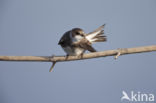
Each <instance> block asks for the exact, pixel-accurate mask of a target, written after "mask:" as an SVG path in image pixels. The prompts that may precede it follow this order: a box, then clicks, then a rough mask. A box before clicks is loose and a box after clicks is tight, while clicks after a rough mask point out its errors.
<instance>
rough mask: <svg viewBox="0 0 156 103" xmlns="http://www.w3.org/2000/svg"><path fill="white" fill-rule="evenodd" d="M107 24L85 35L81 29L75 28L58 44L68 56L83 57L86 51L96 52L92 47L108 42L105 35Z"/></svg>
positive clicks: (65, 34)
mask: <svg viewBox="0 0 156 103" xmlns="http://www.w3.org/2000/svg"><path fill="white" fill-rule="evenodd" d="M104 26H105V24H104V25H102V26H100V27H99V28H97V29H95V30H94V31H92V32H90V33H85V32H84V30H83V29H81V28H73V29H71V30H69V31H67V32H65V33H64V34H63V36H62V37H61V39H60V40H59V42H58V45H60V46H61V47H62V48H63V50H64V51H65V52H66V54H67V56H81V55H83V54H84V52H85V51H87V50H88V51H89V52H96V49H94V47H93V46H92V44H93V43H96V42H105V41H106V40H107V38H106V36H105V35H103V34H104V30H103V28H104Z"/></svg>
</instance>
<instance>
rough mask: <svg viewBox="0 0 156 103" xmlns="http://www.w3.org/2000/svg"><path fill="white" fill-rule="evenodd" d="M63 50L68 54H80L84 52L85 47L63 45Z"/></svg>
mask: <svg viewBox="0 0 156 103" xmlns="http://www.w3.org/2000/svg"><path fill="white" fill-rule="evenodd" d="M63 50H64V51H65V52H66V53H67V54H68V55H80V54H82V53H84V51H85V50H84V49H83V48H78V47H74V48H71V47H69V46H68V47H63Z"/></svg>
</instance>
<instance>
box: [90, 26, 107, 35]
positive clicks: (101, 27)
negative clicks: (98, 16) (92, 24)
mask: <svg viewBox="0 0 156 103" xmlns="http://www.w3.org/2000/svg"><path fill="white" fill-rule="evenodd" d="M104 27H105V24H103V25H102V26H100V27H99V28H97V29H95V30H94V31H93V32H90V33H88V34H87V35H90V34H96V33H98V32H100V31H101V30H102V29H103V28H104Z"/></svg>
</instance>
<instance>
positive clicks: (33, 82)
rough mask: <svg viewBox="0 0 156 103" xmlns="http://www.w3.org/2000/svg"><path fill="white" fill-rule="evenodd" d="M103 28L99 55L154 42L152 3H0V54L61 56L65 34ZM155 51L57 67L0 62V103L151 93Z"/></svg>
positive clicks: (103, 99) (111, 101) (99, 100)
mask: <svg viewBox="0 0 156 103" xmlns="http://www.w3.org/2000/svg"><path fill="white" fill-rule="evenodd" d="M104 23H105V24H106V27H105V35H106V36H107V37H108V41H107V42H106V43H97V44H95V45H93V46H94V47H95V48H96V49H97V50H98V51H103V50H109V49H117V48H129V47H137V46H146V45H154V44H156V26H155V25H156V1H155V0H64V1H63V0H0V55H19V56H20V55H21V56H22V55H28V56H29V55H30V56H31V55H32V56H50V55H53V54H55V55H65V53H64V51H63V50H62V48H61V47H60V46H58V45H57V43H58V41H59V39H60V37H61V36H62V35H63V33H64V32H66V31H67V30H70V29H72V28H74V27H80V28H82V29H84V30H85V32H90V31H92V30H94V29H96V28H97V27H99V26H100V25H102V24H104ZM155 61H156V53H155V52H151V53H142V54H132V55H125V56H120V57H119V58H118V59H117V60H114V59H113V57H106V58H97V59H90V60H83V61H74V62H61V63H58V64H56V66H55V68H54V71H53V72H52V73H49V72H48V71H49V68H50V66H51V63H45V62H2V61H1V62H0V103H43V102H44V103H120V102H121V101H120V97H121V95H122V94H121V93H122V90H125V91H127V92H130V91H132V90H133V91H136V92H137V91H140V92H143V93H153V94H155V95H156V83H155V78H156V75H155V73H156V62H155Z"/></svg>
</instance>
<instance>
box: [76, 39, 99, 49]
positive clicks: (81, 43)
mask: <svg viewBox="0 0 156 103" xmlns="http://www.w3.org/2000/svg"><path fill="white" fill-rule="evenodd" d="M73 46H75V47H80V48H83V49H85V50H88V51H90V52H96V50H95V49H94V48H93V47H92V45H91V43H90V42H89V41H88V40H86V39H82V40H80V41H78V42H74V43H73Z"/></svg>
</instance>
